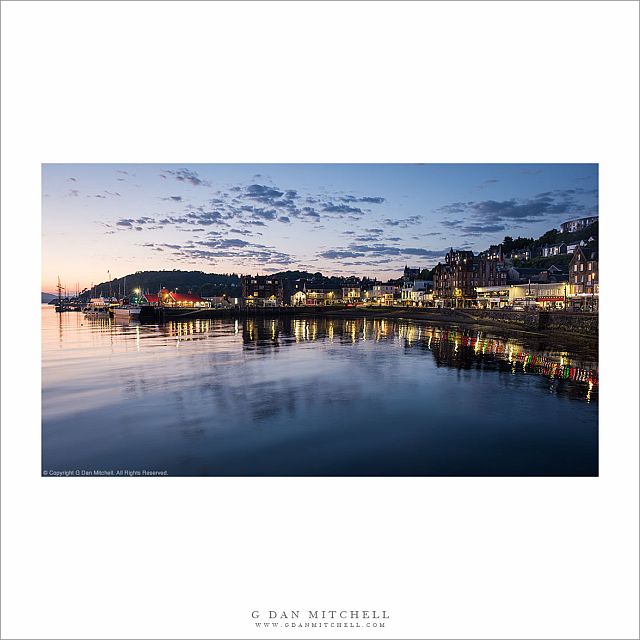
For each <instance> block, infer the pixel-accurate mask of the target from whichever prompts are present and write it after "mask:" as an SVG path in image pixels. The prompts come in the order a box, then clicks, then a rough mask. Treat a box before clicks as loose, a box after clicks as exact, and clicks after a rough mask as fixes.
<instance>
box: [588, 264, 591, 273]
mask: <svg viewBox="0 0 640 640" xmlns="http://www.w3.org/2000/svg"><path fill="white" fill-rule="evenodd" d="M587 269H588V270H589V271H591V262H590V263H589V264H588V265H587Z"/></svg>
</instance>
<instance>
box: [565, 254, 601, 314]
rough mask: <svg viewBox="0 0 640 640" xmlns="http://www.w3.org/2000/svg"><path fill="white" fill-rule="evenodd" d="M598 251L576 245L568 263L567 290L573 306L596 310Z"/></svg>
mask: <svg viewBox="0 0 640 640" xmlns="http://www.w3.org/2000/svg"><path fill="white" fill-rule="evenodd" d="M598 273H599V271H598V251H597V249H596V248H595V247H578V249H576V251H575V253H574V254H573V258H571V262H570V263H569V291H570V295H571V298H572V302H573V303H574V306H578V307H580V308H582V309H591V310H594V311H595V310H597V308H598V298H599V295H600V284H599V278H598Z"/></svg>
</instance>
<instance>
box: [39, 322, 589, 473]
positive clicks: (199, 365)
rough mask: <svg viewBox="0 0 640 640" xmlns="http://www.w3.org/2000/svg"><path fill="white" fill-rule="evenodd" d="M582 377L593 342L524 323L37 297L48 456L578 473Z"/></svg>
mask: <svg viewBox="0 0 640 640" xmlns="http://www.w3.org/2000/svg"><path fill="white" fill-rule="evenodd" d="M55 316H58V317H55ZM597 390H598V368H597V361H596V360H595V358H594V357H588V356H585V355H584V354H578V353H576V352H575V351H571V350H569V349H567V348H566V346H565V345H558V344H554V343H553V342H552V343H548V342H547V341H546V340H544V339H542V338H540V337H535V336H522V335H517V336H512V335H506V334H505V335H499V334H498V333H496V332H486V331H484V330H478V329H477V328H475V329H471V328H469V329H455V330H454V329H450V328H444V327H437V326H429V325H426V324H422V323H417V322H415V323H414V322H405V321H398V320H384V319H373V320H372V319H365V318H326V317H299V318H295V317H293V318H292V317H274V318H266V317H265V318H242V317H240V318H236V319H233V318H219V319H203V320H181V321H171V322H167V323H165V324H162V325H145V324H142V325H141V324H139V323H137V322H132V323H115V322H113V321H112V320H109V319H108V318H84V317H83V316H82V315H81V314H71V313H66V314H53V313H49V310H44V311H43V464H46V465H49V466H50V467H51V468H65V467H67V466H69V465H79V466H82V467H84V466H85V465H93V466H96V465H100V464H102V465H104V464H107V463H108V464H111V465H116V466H117V467H119V468H139V467H141V466H147V467H148V466H149V465H151V467H153V468H164V469H169V470H170V472H171V474H176V475H478V474H479V475H593V474H594V473H597V410H596V407H594V406H592V405H593V403H594V402H595V401H596V400H597ZM516 415H517V416H518V419H517V421H516V422H513V420H512V419H511V418H512V417H513V416H516ZM143 463H144V464H143Z"/></svg>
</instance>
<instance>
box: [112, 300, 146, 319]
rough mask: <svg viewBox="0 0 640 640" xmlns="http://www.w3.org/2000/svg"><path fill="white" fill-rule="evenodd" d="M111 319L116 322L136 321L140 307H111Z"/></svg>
mask: <svg viewBox="0 0 640 640" xmlns="http://www.w3.org/2000/svg"><path fill="white" fill-rule="evenodd" d="M112 313H113V317H114V318H115V319H116V320H132V319H135V320H137V319H138V318H139V317H140V307H136V306H134V305H130V304H127V305H119V306H117V307H112Z"/></svg>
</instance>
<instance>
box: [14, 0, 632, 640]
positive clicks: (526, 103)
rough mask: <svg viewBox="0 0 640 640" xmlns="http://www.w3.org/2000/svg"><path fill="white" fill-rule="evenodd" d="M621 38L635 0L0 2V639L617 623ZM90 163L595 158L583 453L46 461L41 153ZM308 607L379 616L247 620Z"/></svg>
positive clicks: (622, 274)
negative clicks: (555, 459) (399, 470)
mask: <svg viewBox="0 0 640 640" xmlns="http://www.w3.org/2000/svg"><path fill="white" fill-rule="evenodd" d="M637 43H638V5H637V3H635V2H553V3H550V2H547V3H538V2H534V3H529V2H520V3H507V2H496V3H488V2H471V3H466V2H453V3H439V2H433V3H419V2H410V3H401V2H394V3H388V2H374V3H369V2H341V3H317V2H306V3H293V2H292V3H287V2H284V3H272V2H258V3H254V2H242V3H226V2H220V3H205V2H195V3H191V2H184V3H174V2H160V3H154V2H128V3H103V2H94V3H75V2H67V3H65V2H44V3H40V2H11V3H3V5H2V293H3V300H2V302H3V304H2V329H3V331H2V382H3V403H2V426H3V429H2V479H3V483H2V510H3V513H2V515H3V518H2V543H3V556H2V568H3V574H2V600H3V610H2V613H3V615H2V630H3V634H2V637H3V638H245V637H332V638H339V637H350V638H357V637H381V638H386V637H389V638H391V637H404V638H424V637H430V638H635V637H637V634H638V617H637V601H638V581H637V577H638V574H637V566H638V563H637V561H638V546H637V542H638V485H637V480H638V427H637V425H638V421H637V418H638V410H637V381H638V375H637V361H636V359H635V358H636V354H637V346H638V345H637V335H638V331H637V329H638V319H637V314H636V309H637V279H636V278H637V243H636V241H637V237H638V190H637V176H638V142H637V141H638V119H637V116H638V50H637ZM95 161H101V162H102V161H107V162H113V161H131V162H161V161H175V162H181V161H188V162H197V161H201V162H234V161H235V162H247V161H252V162H257V161H262V162H278V161H280V162H283V161H287V162H291V161H293V162H309V161H314V162H336V161H341V162H379V161H384V162H411V161H419V162H496V161H499V162H549V161H553V162H598V163H600V189H601V199H600V203H601V218H602V223H601V236H602V237H601V262H602V267H601V275H602V285H603V286H602V291H603V297H602V312H601V318H602V324H601V337H602V354H601V383H602V384H601V396H600V397H601V401H600V402H601V404H600V407H601V427H600V429H601V440H600V442H601V477H600V478H591V479H563V480H560V479H517V480H515V479H484V480H476V479H465V478H461V479H436V478H433V479H430V478H427V479H352V480H341V479H308V480H296V481H295V482H292V481H290V480H287V479H268V480H262V479H258V480H255V479H240V480H228V479H213V480H206V479H182V480H181V479H169V480H148V481H147V480H124V481H114V480H105V481H102V480H92V479H88V480H73V481H69V480H66V481H65V480H51V479H48V480H45V479H42V478H40V476H39V351H38V342H39V325H38V319H37V318H38V306H39V305H38V301H39V299H38V297H37V295H38V294H37V292H38V291H39V286H40V269H39V248H40V239H39V225H40V186H39V185H40V163H42V162H95ZM14 296H15V297H16V298H18V300H19V304H14V302H13V301H14ZM614 301H616V303H615V304H614ZM620 301H622V302H620ZM307 607H316V608H323V607H326V608H333V607H347V608H349V609H352V608H353V609H355V608H359V609H374V608H377V609H386V610H389V611H390V612H391V615H392V624H391V626H390V627H389V628H388V629H387V630H385V631H382V632H378V633H376V634H375V635H373V634H371V632H370V631H368V632H365V633H364V634H359V633H356V632H353V633H352V632H349V633H345V634H340V633H332V632H327V631H326V630H325V631H323V632H321V633H320V634H316V636H312V635H308V636H301V635H298V634H293V633H292V632H289V634H287V635H284V634H282V633H280V634H279V635H274V636H269V635H267V634H263V635H260V636H258V635H252V634H254V629H253V627H252V625H251V622H250V619H249V612H250V611H251V610H252V609H271V608H288V609H297V608H301V609H304V608H307Z"/></svg>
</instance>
